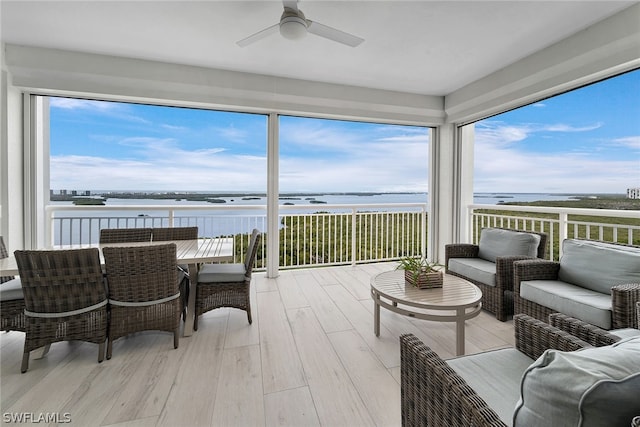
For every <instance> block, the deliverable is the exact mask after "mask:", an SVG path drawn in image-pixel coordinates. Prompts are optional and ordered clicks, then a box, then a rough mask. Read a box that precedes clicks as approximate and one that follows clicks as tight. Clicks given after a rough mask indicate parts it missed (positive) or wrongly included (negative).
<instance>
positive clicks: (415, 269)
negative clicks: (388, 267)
mask: <svg viewBox="0 0 640 427" xmlns="http://www.w3.org/2000/svg"><path fill="white" fill-rule="evenodd" d="M399 262H400V263H399V264H398V266H397V267H396V270H405V271H408V272H410V273H411V275H412V277H413V280H414V282H417V281H418V276H419V275H420V273H434V272H436V271H439V269H438V268H437V267H442V265H441V264H438V263H437V262H429V261H427V260H426V259H425V258H417V257H404V258H401V259H400V261H399Z"/></svg>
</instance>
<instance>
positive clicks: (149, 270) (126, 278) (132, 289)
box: [102, 243, 182, 359]
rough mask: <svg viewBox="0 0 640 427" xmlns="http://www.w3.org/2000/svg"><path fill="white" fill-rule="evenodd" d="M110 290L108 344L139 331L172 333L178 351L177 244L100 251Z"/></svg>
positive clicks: (111, 346)
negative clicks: (102, 255)
mask: <svg viewBox="0 0 640 427" xmlns="http://www.w3.org/2000/svg"><path fill="white" fill-rule="evenodd" d="M102 253H103V254H104V259H105V270H106V277H107V284H108V287H109V311H110V315H111V319H110V322H109V342H108V344H107V359H110V358H111V354H112V349H113V341H115V340H117V339H118V338H120V337H124V336H126V335H129V334H132V333H134V332H139V331H147V330H158V331H167V332H173V346H174V348H178V340H179V336H178V335H179V329H180V313H181V311H182V304H181V300H180V298H179V297H180V290H179V288H178V280H177V268H176V245H175V244H173V243H170V244H164V245H149V246H137V247H107V248H104V249H103V250H102Z"/></svg>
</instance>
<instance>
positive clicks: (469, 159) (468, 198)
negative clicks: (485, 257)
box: [454, 123, 475, 243]
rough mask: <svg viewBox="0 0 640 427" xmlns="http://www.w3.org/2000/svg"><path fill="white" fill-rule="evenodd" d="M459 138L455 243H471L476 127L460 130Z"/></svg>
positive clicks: (457, 146)
mask: <svg viewBox="0 0 640 427" xmlns="http://www.w3.org/2000/svg"><path fill="white" fill-rule="evenodd" d="M458 132H459V138H458V141H457V142H458V143H457V144H456V148H457V150H456V159H455V160H456V164H457V173H456V176H455V177H456V179H457V181H458V182H457V184H456V190H457V192H458V197H456V199H457V200H458V203H459V208H458V209H457V211H458V215H459V217H458V230H457V232H455V233H454V239H455V240H454V242H456V243H458V242H459V243H471V227H470V226H471V223H470V215H469V209H468V206H469V205H470V204H473V165H474V164H473V159H474V157H473V155H474V152H473V150H474V138H475V125H474V124H473V123H472V124H469V125H466V126H462V127H460V128H458Z"/></svg>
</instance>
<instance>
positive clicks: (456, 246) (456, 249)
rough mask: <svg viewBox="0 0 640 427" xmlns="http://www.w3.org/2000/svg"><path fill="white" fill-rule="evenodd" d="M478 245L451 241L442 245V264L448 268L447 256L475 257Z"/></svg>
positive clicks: (478, 249)
mask: <svg viewBox="0 0 640 427" xmlns="http://www.w3.org/2000/svg"><path fill="white" fill-rule="evenodd" d="M479 251H480V247H479V246H478V245H472V244H470V243H453V244H448V245H444V259H445V262H444V265H445V267H446V268H447V269H448V268H449V258H477V257H478V253H479Z"/></svg>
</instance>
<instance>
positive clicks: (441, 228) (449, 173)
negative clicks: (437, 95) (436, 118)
mask: <svg viewBox="0 0 640 427" xmlns="http://www.w3.org/2000/svg"><path fill="white" fill-rule="evenodd" d="M431 136H432V138H431V139H430V141H431V143H430V144H429V206H430V210H429V250H428V254H427V257H428V258H429V259H431V260H433V261H437V262H439V263H441V264H444V245H445V244H447V243H451V242H453V240H454V239H453V237H454V234H453V230H454V229H455V228H456V223H457V221H458V219H457V215H456V214H455V212H454V196H455V193H456V192H455V190H454V178H453V177H454V173H455V170H456V168H455V162H454V153H455V144H454V141H455V125H453V124H445V125H441V126H439V127H437V128H435V129H434V130H433V131H432V132H431Z"/></svg>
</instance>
